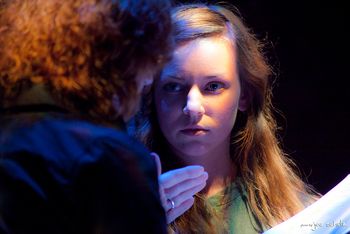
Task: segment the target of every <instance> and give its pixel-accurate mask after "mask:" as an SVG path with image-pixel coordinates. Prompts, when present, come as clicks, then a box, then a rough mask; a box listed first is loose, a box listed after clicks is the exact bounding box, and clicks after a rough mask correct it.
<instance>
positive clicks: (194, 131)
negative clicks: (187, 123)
mask: <svg viewBox="0 0 350 234" xmlns="http://www.w3.org/2000/svg"><path fill="white" fill-rule="evenodd" d="M180 132H181V133H182V134H184V135H187V136H202V135H205V134H206V133H207V132H208V130H207V129H201V128H200V129H199V128H186V129H183V130H180Z"/></svg>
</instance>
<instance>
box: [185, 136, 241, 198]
mask: <svg viewBox="0 0 350 234" xmlns="http://www.w3.org/2000/svg"><path fill="white" fill-rule="evenodd" d="M181 158H182V159H183V160H184V161H185V163H186V164H187V165H201V166H203V167H204V170H205V171H206V172H208V175H209V178H208V180H207V185H206V187H205V188H204V189H203V190H202V192H201V193H202V194H203V195H204V196H206V197H210V196H212V195H215V194H216V193H218V192H220V191H222V190H223V189H224V188H225V187H226V186H228V185H229V184H231V183H232V182H233V181H234V180H235V178H236V174H237V168H236V165H235V164H234V163H233V161H232V160H231V157H230V145H229V139H228V140H227V141H225V142H223V144H221V145H219V146H218V147H216V148H214V149H213V150H211V151H210V152H208V153H206V154H205V155H198V156H183V155H182V156H181Z"/></svg>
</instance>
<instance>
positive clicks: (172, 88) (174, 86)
mask: <svg viewBox="0 0 350 234" xmlns="http://www.w3.org/2000/svg"><path fill="white" fill-rule="evenodd" d="M163 90H164V91H166V92H181V91H182V90H183V86H182V85H181V84H179V83H175V82H170V83H167V84H165V85H164V86H163Z"/></svg>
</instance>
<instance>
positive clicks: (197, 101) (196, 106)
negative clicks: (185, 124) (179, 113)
mask: <svg viewBox="0 0 350 234" xmlns="http://www.w3.org/2000/svg"><path fill="white" fill-rule="evenodd" d="M202 99H203V97H202V94H201V92H200V90H199V88H198V87H196V86H195V87H192V88H191V89H190V91H189V92H188V95H187V101H186V105H185V107H184V108H183V113H184V114H185V115H188V116H190V117H191V118H196V119H198V118H199V119H200V118H201V117H202V116H203V114H204V112H205V110H204V107H203V105H202V101H203V100H202Z"/></svg>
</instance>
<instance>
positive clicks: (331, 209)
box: [264, 175, 350, 234]
mask: <svg viewBox="0 0 350 234" xmlns="http://www.w3.org/2000/svg"><path fill="white" fill-rule="evenodd" d="M282 233H288V234H294V233H295V234H311V233H312V234H349V233H350V175H348V176H347V177H346V178H345V179H344V180H342V181H341V182H340V183H339V184H338V185H336V186H335V187H334V188H333V189H331V190H330V191H329V192H328V193H326V194H325V195H324V196H323V197H321V198H320V199H319V200H318V201H316V202H315V203H313V204H312V205H310V206H309V207H307V208H305V209H304V210H302V211H301V212H299V213H298V214H296V215H295V216H293V217H291V218H290V219H288V220H286V221H285V222H283V223H281V224H279V225H277V226H275V227H273V228H271V229H270V230H268V231H266V232H264V234H282Z"/></svg>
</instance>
